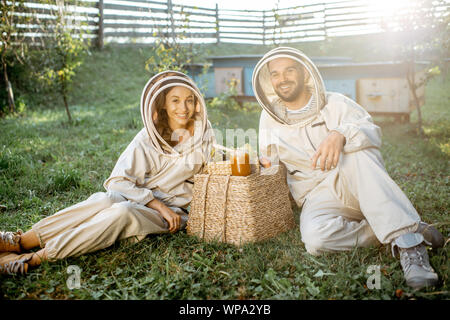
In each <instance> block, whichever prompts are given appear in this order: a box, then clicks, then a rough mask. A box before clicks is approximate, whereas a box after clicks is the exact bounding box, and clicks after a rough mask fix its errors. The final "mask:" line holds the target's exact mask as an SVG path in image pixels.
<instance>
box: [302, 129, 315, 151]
mask: <svg viewBox="0 0 450 320" xmlns="http://www.w3.org/2000/svg"><path fill="white" fill-rule="evenodd" d="M305 132H306V136H307V137H308V140H309V143H310V144H311V146H312V148H313V149H314V151H317V150H316V147H314V144H313V143H312V141H311V138H310V137H309V134H308V128H307V127H306V126H305Z"/></svg>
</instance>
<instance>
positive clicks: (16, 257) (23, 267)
mask: <svg viewBox="0 0 450 320" xmlns="http://www.w3.org/2000/svg"><path fill="white" fill-rule="evenodd" d="M33 255H34V252H31V253H27V254H16V253H11V252H8V253H6V252H5V253H1V254H0V273H4V274H22V275H24V274H26V273H27V272H28V263H27V262H28V261H30V260H31V258H32V257H33Z"/></svg>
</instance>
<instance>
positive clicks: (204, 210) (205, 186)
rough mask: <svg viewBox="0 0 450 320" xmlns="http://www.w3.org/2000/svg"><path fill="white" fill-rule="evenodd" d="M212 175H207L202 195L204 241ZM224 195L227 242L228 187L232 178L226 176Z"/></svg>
mask: <svg viewBox="0 0 450 320" xmlns="http://www.w3.org/2000/svg"><path fill="white" fill-rule="evenodd" d="M210 176H211V175H210V174H208V175H206V181H205V182H204V183H203V189H202V195H203V205H202V207H203V224H202V240H204V239H205V224H206V194H207V192H208V183H209V177H210ZM224 185H225V186H224V193H223V199H224V203H223V240H224V242H226V241H227V236H226V231H227V230H226V227H227V193H228V186H229V185H230V176H229V175H227V176H225V184H224Z"/></svg>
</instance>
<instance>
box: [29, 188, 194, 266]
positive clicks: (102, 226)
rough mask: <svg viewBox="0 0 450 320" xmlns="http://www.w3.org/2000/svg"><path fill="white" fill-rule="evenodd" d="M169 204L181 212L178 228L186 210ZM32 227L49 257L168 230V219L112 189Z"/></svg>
mask: <svg viewBox="0 0 450 320" xmlns="http://www.w3.org/2000/svg"><path fill="white" fill-rule="evenodd" d="M169 208H170V209H171V210H173V211H174V212H175V213H177V214H179V215H181V226H180V228H185V227H186V222H187V214H186V213H184V211H183V210H182V209H180V208H177V207H169ZM32 230H33V231H34V232H35V233H36V235H37V236H38V238H39V241H40V246H41V247H42V248H43V247H45V248H46V249H47V254H48V259H49V260H50V261H54V260H57V259H63V258H66V257H70V256H79V255H82V254H84V253H88V252H93V251H97V250H100V249H104V248H107V247H109V246H111V245H112V244H113V243H114V242H115V241H117V240H124V239H128V240H131V241H133V242H138V241H141V240H142V239H144V238H145V236H146V235H148V234H161V233H167V232H169V228H168V223H167V222H166V221H165V219H164V218H163V217H162V216H161V214H160V213H159V212H158V211H156V210H154V209H151V208H148V207H146V206H144V205H142V204H139V203H136V202H133V201H129V200H126V199H125V198H124V197H122V196H121V195H120V194H119V193H117V192H114V191H108V192H97V193H94V194H93V195H91V196H90V197H89V198H88V199H87V200H85V201H82V202H80V203H77V204H75V205H73V206H71V207H68V208H66V209H63V210H61V211H59V212H57V213H55V214H53V215H51V216H49V217H47V218H44V219H42V220H41V221H39V222H38V223H36V224H35V225H33V227H32Z"/></svg>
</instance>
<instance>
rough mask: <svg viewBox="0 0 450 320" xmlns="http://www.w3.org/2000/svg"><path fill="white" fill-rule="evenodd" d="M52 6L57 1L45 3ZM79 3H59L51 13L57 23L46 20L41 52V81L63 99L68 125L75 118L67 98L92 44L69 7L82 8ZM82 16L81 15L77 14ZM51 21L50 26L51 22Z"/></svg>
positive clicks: (60, 0) (82, 24)
mask: <svg viewBox="0 0 450 320" xmlns="http://www.w3.org/2000/svg"><path fill="white" fill-rule="evenodd" d="M42 1H43V2H45V3H47V4H49V5H51V4H53V5H54V3H55V1H51V0H42ZM80 4H81V3H80V2H79V1H76V0H72V1H66V3H64V0H56V5H57V9H56V10H52V15H53V16H54V18H55V19H54V20H47V22H46V23H45V24H44V25H43V28H42V31H43V33H44V34H45V37H43V41H44V47H43V48H42V49H41V58H42V66H43V68H42V69H41V70H40V71H38V73H39V78H40V79H41V80H43V81H45V82H46V83H47V84H48V85H49V86H51V87H54V88H55V89H56V90H57V91H58V92H59V94H60V95H61V97H62V98H63V102H64V107H65V109H66V113H67V117H68V120H69V122H72V116H71V114H70V110H69V103H68V97H69V93H70V91H71V84H72V81H73V77H74V75H75V72H76V70H77V68H78V67H79V66H80V65H81V64H82V63H83V61H84V57H85V55H86V53H87V52H88V49H89V45H90V41H89V39H88V38H86V35H87V33H88V32H87V31H86V30H85V29H83V26H84V25H85V24H86V23H84V22H79V21H76V20H75V13H74V12H73V11H71V10H70V9H69V5H80ZM77 14H79V13H77ZM48 21H51V22H48Z"/></svg>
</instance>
